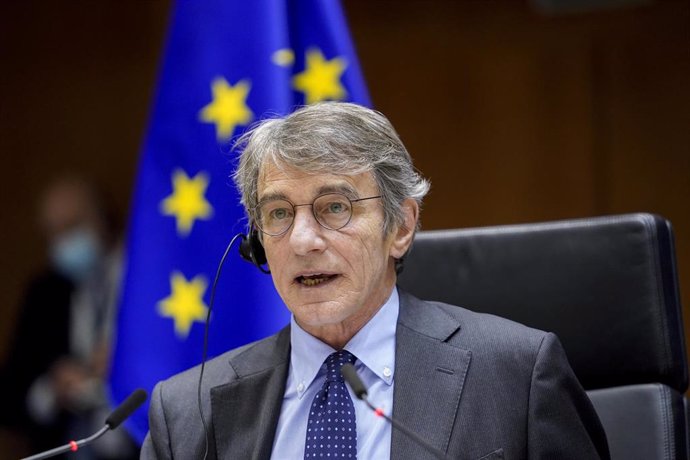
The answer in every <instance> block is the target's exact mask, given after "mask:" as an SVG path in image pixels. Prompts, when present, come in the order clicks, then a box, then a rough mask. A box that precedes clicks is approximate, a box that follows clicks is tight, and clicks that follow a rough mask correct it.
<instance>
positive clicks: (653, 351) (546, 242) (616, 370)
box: [398, 214, 688, 392]
mask: <svg viewBox="0 0 690 460" xmlns="http://www.w3.org/2000/svg"><path fill="white" fill-rule="evenodd" d="M673 244H674V243H673V232H672V229H671V225H670V223H669V222H668V221H667V220H665V219H663V218H662V217H659V216H655V215H651V214H629V215H620V216H608V217H599V218H592V219H577V220H565V221H557V222H546V223H538V224H526V225H511V226H500V227H487V228H476V229H465V230H442V231H427V232H420V233H418V235H417V236H416V238H415V242H414V245H413V248H412V250H411V252H410V254H408V256H407V258H406V260H405V267H404V271H403V273H402V274H401V275H400V278H399V280H398V284H399V285H400V286H401V287H402V288H403V289H405V290H407V291H409V292H411V293H412V294H414V295H416V296H417V297H420V298H423V299H427V300H439V301H443V302H447V303H451V304H455V305H460V306H463V307H466V308H469V309H471V310H475V311H480V312H486V313H492V314H496V315H499V316H503V317H506V318H509V319H512V320H515V321H518V322H521V323H523V324H526V325H528V326H532V327H535V328H538V329H543V330H546V331H551V332H555V333H556V334H557V335H558V336H559V338H560V339H561V342H562V343H563V346H564V348H565V350H566V352H567V355H568V359H569V360H570V363H571V365H572V367H573V369H574V370H575V373H576V374H577V376H578V378H579V379H580V381H581V382H582V384H583V386H584V387H585V388H587V389H593V388H602V387H608V386H616V385H622V384H631V383H647V382H660V383H665V384H667V385H669V386H671V387H672V388H674V389H676V390H677V391H679V392H684V391H685V390H686V389H687V386H688V371H687V360H686V357H685V343H684V335H683V322H682V319H681V309H680V300H679V290H678V281H677V274H676V265H675V251H674V246H673Z"/></svg>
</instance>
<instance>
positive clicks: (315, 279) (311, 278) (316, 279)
mask: <svg viewBox="0 0 690 460" xmlns="http://www.w3.org/2000/svg"><path fill="white" fill-rule="evenodd" d="M336 276H338V275H324V274H322V273H318V274H315V275H302V276H298V277H297V278H295V280H296V281H297V282H298V283H299V284H301V285H302V286H307V287H312V286H318V285H319V284H323V283H326V282H328V281H330V280H332V279H334V278H335V277H336Z"/></svg>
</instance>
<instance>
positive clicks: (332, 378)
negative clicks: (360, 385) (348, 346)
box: [326, 350, 357, 382]
mask: <svg viewBox="0 0 690 460" xmlns="http://www.w3.org/2000/svg"><path fill="white" fill-rule="evenodd" d="M355 361H357V357H356V356H355V355H353V354H352V353H350V352H349V351H347V350H340V351H336V352H335V353H331V354H330V355H329V356H328V358H326V381H327V382H342V381H343V376H342V374H341V373H340V369H341V368H342V367H343V365H344V364H345V363H350V364H354V363H355Z"/></svg>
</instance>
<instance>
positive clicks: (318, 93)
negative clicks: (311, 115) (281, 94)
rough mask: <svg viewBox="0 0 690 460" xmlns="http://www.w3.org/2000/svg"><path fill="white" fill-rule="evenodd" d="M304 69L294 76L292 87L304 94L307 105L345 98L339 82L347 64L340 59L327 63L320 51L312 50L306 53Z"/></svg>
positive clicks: (345, 93) (343, 89)
mask: <svg viewBox="0 0 690 460" xmlns="http://www.w3.org/2000/svg"><path fill="white" fill-rule="evenodd" d="M306 61H307V62H306V68H305V69H304V72H301V73H299V74H297V75H295V76H294V78H293V79H292V86H293V88H295V89H296V90H298V91H302V92H303V93H304V99H305V101H306V103H307V104H313V103H314V102H319V101H323V100H326V99H331V100H336V101H337V100H340V99H344V98H345V96H347V92H346V91H345V87H343V85H342V83H341V82H340V77H341V76H342V74H343V72H345V68H346V67H347V62H346V61H345V59H343V58H341V57H336V58H333V59H331V60H330V61H327V60H326V59H324V57H323V54H321V51H320V50H318V49H316V48H314V49H310V50H309V51H307V57H306Z"/></svg>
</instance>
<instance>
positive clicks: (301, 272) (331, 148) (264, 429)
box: [142, 103, 608, 460]
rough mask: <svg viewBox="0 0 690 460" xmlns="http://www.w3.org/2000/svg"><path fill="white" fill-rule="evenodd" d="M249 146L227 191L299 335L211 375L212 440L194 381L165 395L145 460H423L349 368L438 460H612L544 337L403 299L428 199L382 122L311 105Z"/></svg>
mask: <svg viewBox="0 0 690 460" xmlns="http://www.w3.org/2000/svg"><path fill="white" fill-rule="evenodd" d="M242 143H243V145H244V150H243V152H242V155H241V158H240V164H239V168H238V170H237V172H236V174H235V181H236V183H237V185H238V187H239V189H240V191H241V193H242V203H243V205H244V206H245V208H246V210H247V214H248V216H249V219H250V222H251V224H252V227H253V229H255V230H254V231H256V232H257V234H258V235H259V238H260V243H261V245H262V246H263V249H264V251H265V257H266V260H267V263H268V267H269V268H270V271H271V276H272V277H273V282H274V284H275V287H276V289H277V291H278V293H279V294H280V296H281V298H282V299H283V301H284V302H285V304H286V306H287V307H288V308H289V309H290V311H291V312H292V319H291V323H290V325H289V326H288V327H286V328H285V329H283V330H282V331H281V332H279V333H278V334H276V335H275V336H272V337H269V338H267V339H264V340H261V341H259V342H256V343H253V344H250V345H247V346H244V347H241V348H239V349H237V350H233V351H230V352H228V353H226V354H224V355H222V356H220V357H218V358H216V359H214V360H212V361H210V362H209V363H208V364H207V365H206V374H205V375H204V380H203V386H202V388H201V398H202V410H203V414H204V418H205V425H206V426H207V428H208V440H207V441H206V436H205V434H204V428H203V427H202V423H201V421H200V419H199V416H198V415H197V412H198V411H197V409H196V392H197V384H198V380H199V369H198V368H195V369H192V370H190V371H187V372H185V373H183V374H180V375H178V376H175V377H173V378H171V379H169V380H167V381H165V382H162V383H159V384H158V385H157V386H156V389H155V390H154V393H153V396H152V399H151V412H150V427H151V431H150V433H149V435H148V436H147V438H146V440H145V442H144V446H143V449H142V458H200V457H202V456H203V452H204V451H205V449H206V445H207V444H208V458H222V459H225V458H242V459H247V458H252V459H253V458H256V459H259V458H274V459H283V458H285V459H299V458H313V457H317V458H321V457H330V456H333V457H341V458H342V457H345V458H355V457H356V458H360V459H378V458H396V459H397V458H404V459H422V458H433V457H432V456H431V455H432V454H430V453H429V452H428V451H427V450H425V449H424V448H423V447H421V446H420V445H418V444H417V443H415V442H414V441H412V440H411V439H410V438H408V437H406V436H404V435H403V434H402V433H400V432H399V431H397V430H391V427H390V425H388V424H387V423H386V422H384V421H383V420H382V419H380V418H377V416H376V415H375V414H374V413H373V412H371V411H370V410H369V409H367V408H366V407H365V406H364V405H363V404H361V403H360V402H359V401H356V400H354V401H353V398H352V394H351V392H349V391H348V390H346V389H344V386H343V383H342V379H341V378H340V377H339V374H340V372H339V371H340V366H341V365H342V364H343V363H344V362H351V363H354V365H355V367H356V369H357V372H358V374H359V375H360V376H361V378H362V379H363V380H364V383H365V384H366V385H367V387H368V389H369V398H370V399H371V400H372V401H373V402H375V403H376V404H377V405H380V406H382V407H383V409H384V411H385V412H386V413H389V414H392V415H393V417H394V418H396V419H398V421H400V422H401V423H402V424H404V425H406V426H407V427H408V428H410V429H411V430H412V431H414V432H416V433H418V434H420V435H421V436H422V437H423V438H424V439H425V440H426V441H427V442H428V443H429V444H431V445H432V446H433V447H434V448H436V449H438V450H440V451H441V452H444V453H445V454H446V455H447V456H448V458H462V459H484V460H487V459H500V458H510V459H513V458H553V459H590V458H608V448H607V445H606V438H605V436H604V433H603V430H602V428H601V425H600V424H599V421H598V419H597V417H596V415H595V413H594V410H593V408H592V406H591V404H590V402H589V400H588V398H587V396H586V395H585V393H584V392H583V390H582V388H581V387H580V385H579V383H578V382H577V380H576V378H575V376H574V375H573V372H572V370H571V369H570V367H569V365H568V363H567V360H566V358H565V355H564V353H563V350H562V349H561V347H560V345H559V343H558V340H557V339H556V338H555V336H554V335H553V334H547V333H545V332H541V331H537V330H534V329H530V328H527V327H525V326H522V325H519V324H516V323H513V322H511V321H508V320H504V319H501V318H497V317H494V316H490V315H484V314H478V313H473V312H470V311H468V310H465V309H463V308H460V307H456V306H451V305H445V304H441V303H436V302H425V301H421V300H419V299H416V298H414V297H413V296H411V295H409V294H407V293H405V292H403V291H401V290H398V289H397V288H396V286H395V283H396V268H397V266H399V265H400V264H401V263H402V260H403V257H404V255H405V253H406V252H407V251H408V250H409V248H410V245H411V243H412V239H413V236H414V232H415V230H416V228H417V226H418V217H419V210H420V205H421V202H422V198H423V197H424V195H425V194H426V192H427V191H428V188H429V184H428V182H427V181H426V180H424V179H423V178H422V177H420V176H419V174H418V173H417V172H416V171H415V170H414V168H413V166H412V161H411V158H410V156H409V154H408V153H407V151H406V150H405V147H404V146H403V145H402V143H401V141H400V139H399V138H398V136H397V134H396V133H395V131H394V129H393V127H392V126H391V125H390V123H389V122H388V120H387V119H386V118H385V117H384V116H383V115H381V114H380V113H377V112H374V111H372V110H369V109H366V108H363V107H360V106H357V105H354V104H346V103H321V104H317V105H313V106H309V107H305V108H302V109H300V110H298V111H296V112H294V113H293V114H291V115H288V116H287V117H285V118H283V119H275V120H269V121H265V122H263V123H261V124H260V125H259V126H257V127H255V128H254V129H253V130H252V131H251V132H249V133H248V134H246V135H245V136H244V138H243V139H242ZM256 245H258V243H256ZM430 282H433V280H430ZM248 308H251V307H250V306H248ZM353 433H355V435H354V436H353V435H351V434H353Z"/></svg>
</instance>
